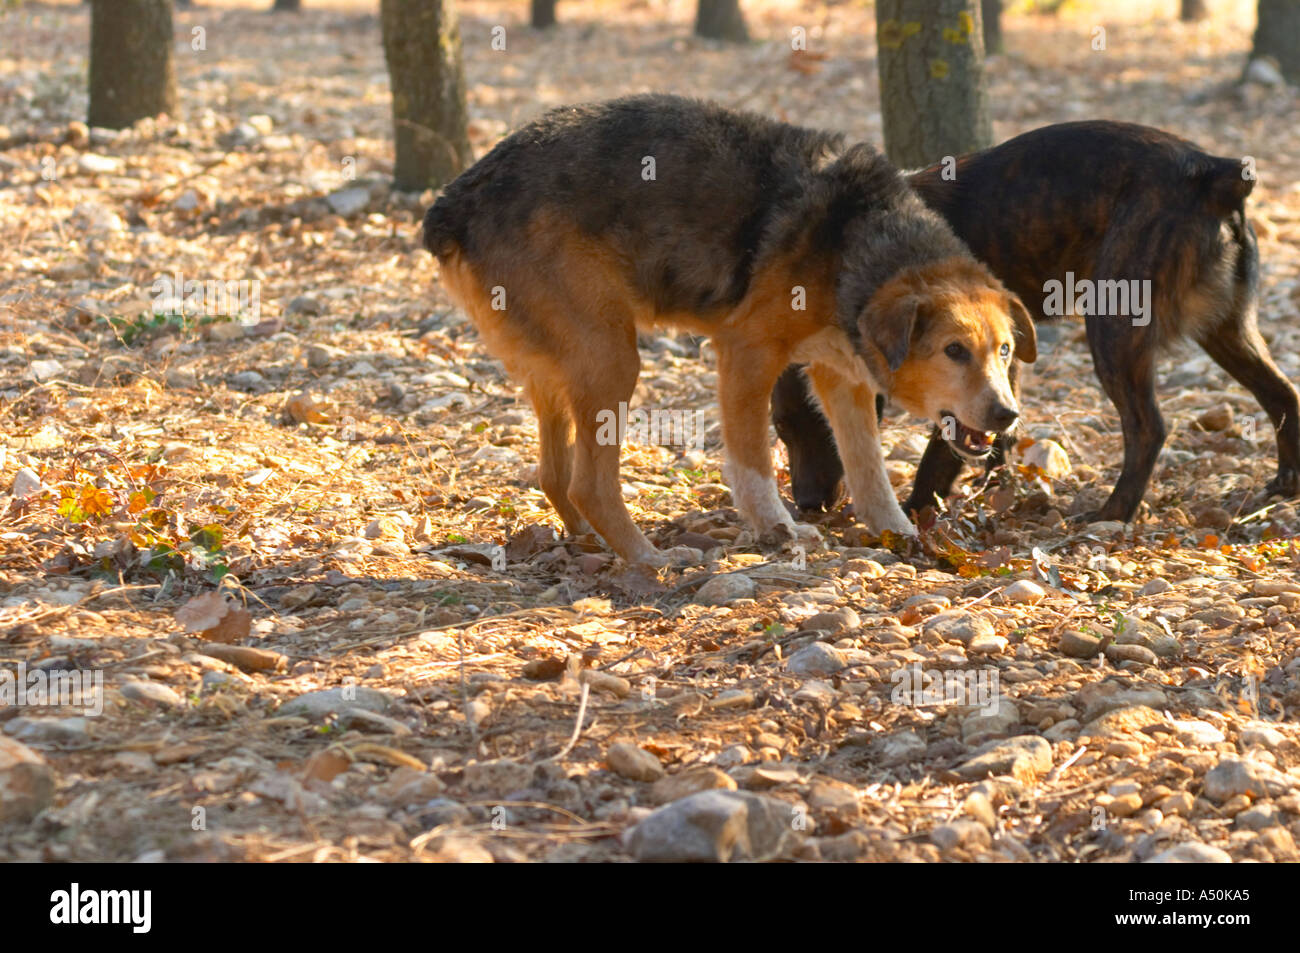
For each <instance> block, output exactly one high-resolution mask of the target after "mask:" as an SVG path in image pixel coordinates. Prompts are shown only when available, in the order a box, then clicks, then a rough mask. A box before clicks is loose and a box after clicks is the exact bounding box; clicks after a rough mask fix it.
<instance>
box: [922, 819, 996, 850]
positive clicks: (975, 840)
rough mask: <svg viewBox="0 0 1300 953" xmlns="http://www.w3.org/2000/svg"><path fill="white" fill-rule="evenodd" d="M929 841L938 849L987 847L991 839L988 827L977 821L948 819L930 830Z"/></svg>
mask: <svg viewBox="0 0 1300 953" xmlns="http://www.w3.org/2000/svg"><path fill="white" fill-rule="evenodd" d="M930 841H931V842H932V843H933V844H934V845H935V846H936V847H938V848H939V849H940V850H952V848H954V847H965V848H980V847H988V846H989V845H990V844H991V843H992V840H991V838H990V837H989V832H988V828H986V827H985V826H984V825H983V824H980V823H978V822H977V821H949V822H948V823H947V824H940V825H939V826H938V827H936V828H935V829H934V830H932V831H930Z"/></svg>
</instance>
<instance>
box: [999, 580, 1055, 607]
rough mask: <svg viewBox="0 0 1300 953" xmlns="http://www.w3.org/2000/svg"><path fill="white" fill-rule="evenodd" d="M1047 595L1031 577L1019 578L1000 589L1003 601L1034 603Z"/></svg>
mask: <svg viewBox="0 0 1300 953" xmlns="http://www.w3.org/2000/svg"><path fill="white" fill-rule="evenodd" d="M1046 597H1047V590H1046V589H1044V588H1043V587H1042V586H1040V585H1039V584H1038V583H1036V582H1034V581H1033V580H1032V579H1019V580H1017V581H1016V582H1013V583H1012V584H1011V585H1009V586H1007V587H1006V588H1005V589H1003V590H1002V599H1003V601H1004V602H1011V603H1024V604H1028V605H1036V604H1037V603H1039V602H1042V601H1043V599H1045V598H1046Z"/></svg>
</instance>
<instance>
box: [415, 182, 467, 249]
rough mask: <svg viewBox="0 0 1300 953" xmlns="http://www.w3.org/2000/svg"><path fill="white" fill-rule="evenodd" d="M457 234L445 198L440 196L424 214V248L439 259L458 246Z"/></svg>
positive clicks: (458, 230) (456, 228)
mask: <svg viewBox="0 0 1300 953" xmlns="http://www.w3.org/2000/svg"><path fill="white" fill-rule="evenodd" d="M459 232H460V229H459V228H458V227H457V224H456V221H455V218H454V217H453V216H452V215H451V210H450V209H449V208H448V203H447V202H446V197H445V196H440V197H439V198H438V200H437V201H436V202H434V203H433V204H432V205H430V206H429V211H427V212H425V213H424V247H425V248H427V249H428V250H429V251H431V252H432V253H433V254H434V255H436V256H438V257H439V258H441V257H443V256H445V255H448V254H450V253H451V252H453V251H455V249H456V247H457V246H458V245H459V244H460V236H459Z"/></svg>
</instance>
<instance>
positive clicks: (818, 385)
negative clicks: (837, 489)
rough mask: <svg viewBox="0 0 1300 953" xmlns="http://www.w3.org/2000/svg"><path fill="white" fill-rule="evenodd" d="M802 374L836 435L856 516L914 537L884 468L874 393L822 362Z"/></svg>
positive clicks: (881, 528)
mask: <svg viewBox="0 0 1300 953" xmlns="http://www.w3.org/2000/svg"><path fill="white" fill-rule="evenodd" d="M807 373H808V379H809V380H810V381H811V382H812V385H813V392H814V393H815V394H816V395H817V399H818V400H820V401H821V404H822V409H823V410H824V411H825V412H826V419H827V420H829V421H830V423H831V431H832V432H833V433H834V434H835V443H836V445H837V446H838V447H839V450H840V458H841V459H842V460H843V461H844V480H845V482H846V483H847V484H848V487H849V494H850V495H851V496H852V497H853V509H854V512H855V513H856V514H857V518H858V520H859V521H860V522H861V523H862V524H863V525H864V526H866V527H867V528H868V529H871V530H874V531H875V532H877V533H883V532H884V531H885V530H892V531H893V532H895V533H903V534H906V535H909V536H915V535H916V527H915V526H913V525H912V522H911V520H909V519H908V518H907V515H906V514H905V513H904V512H903V510H902V507H900V506H899V505H898V499H897V498H896V497H895V496H894V488H893V487H892V486H891V485H890V483H889V476H888V474H887V473H886V472H885V456H884V454H883V453H882V452H881V449H880V431H879V428H878V427H877V425H876V395H875V393H874V392H873V391H872V390H871V388H870V387H868V386H867V385H865V384H861V383H855V382H853V381H850V380H848V379H847V378H845V377H844V376H843V375H842V374H840V373H838V372H836V371H834V370H832V369H831V368H829V367H827V366H826V365H824V364H810V365H809V366H808V371H807Z"/></svg>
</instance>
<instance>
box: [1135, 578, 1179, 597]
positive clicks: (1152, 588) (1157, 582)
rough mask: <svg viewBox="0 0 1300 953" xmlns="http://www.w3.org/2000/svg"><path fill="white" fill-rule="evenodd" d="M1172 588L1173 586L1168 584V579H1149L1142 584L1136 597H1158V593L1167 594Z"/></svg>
mask: <svg viewBox="0 0 1300 953" xmlns="http://www.w3.org/2000/svg"><path fill="white" fill-rule="evenodd" d="M1172 588H1173V585H1172V584H1171V583H1170V582H1169V580H1168V579H1163V578H1156V579H1151V580H1148V581H1147V582H1145V583H1143V584H1142V588H1140V589H1139V590H1138V595H1140V596H1158V595H1160V593H1162V592H1168V591H1169V590H1170V589H1172Z"/></svg>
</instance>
